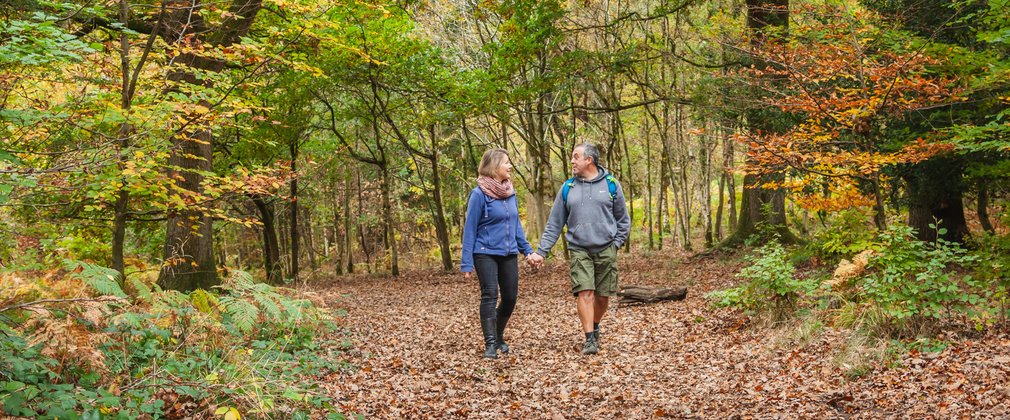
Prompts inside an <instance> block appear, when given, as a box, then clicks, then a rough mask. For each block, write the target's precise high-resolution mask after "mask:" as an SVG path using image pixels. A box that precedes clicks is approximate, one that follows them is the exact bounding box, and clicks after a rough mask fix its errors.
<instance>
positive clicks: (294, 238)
mask: <svg viewBox="0 0 1010 420" xmlns="http://www.w3.org/2000/svg"><path fill="white" fill-rule="evenodd" d="M288 147H289V149H290V151H291V173H292V174H296V173H297V172H296V171H297V169H298V168H297V165H296V163H297V161H298V144H297V140H295V139H292V140H291V144H290V145H288ZM289 209H290V212H289V213H288V217H289V221H288V228H290V229H291V230H290V233H289V235H291V237H290V238H288V239H289V240H290V241H291V262H290V263H289V264H290V270H291V271H289V273H290V274H289V275H288V277H290V278H291V281H293V282H297V281H298V254H299V249H298V242H299V241H298V177H297V176H292V177H291V204H290V207H289Z"/></svg>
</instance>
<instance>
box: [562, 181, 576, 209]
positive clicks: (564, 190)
mask: <svg viewBox="0 0 1010 420" xmlns="http://www.w3.org/2000/svg"><path fill="white" fill-rule="evenodd" d="M572 185H575V177H574V176H573V177H571V178H568V180H566V181H565V185H563V186H561V199H562V200H564V203H568V190H570V189H572Z"/></svg>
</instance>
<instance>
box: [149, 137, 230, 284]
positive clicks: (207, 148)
mask: <svg viewBox="0 0 1010 420" xmlns="http://www.w3.org/2000/svg"><path fill="white" fill-rule="evenodd" d="M210 141H211V133H210V131H209V130H201V131H198V132H196V133H193V134H192V135H191V136H190V138H182V137H176V138H174V139H173V140H172V144H173V146H174V147H173V148H172V154H171V156H170V157H169V167H171V168H185V169H195V171H194V170H178V169H169V171H168V172H169V178H170V179H175V180H176V183H177V184H178V185H179V187H181V188H183V189H185V190H188V191H193V192H195V193H197V194H199V193H200V192H201V191H202V189H203V179H204V177H203V175H202V174H201V172H200V171H205V172H210V171H211V170H212V169H213V167H212V166H211V159H212V157H213V152H212V148H211V142H210ZM164 258H165V264H164V266H163V267H162V269H161V273H160V274H159V276H158V285H159V286H161V288H162V289H166V290H178V291H181V292H189V291H192V290H195V289H207V290H209V289H210V288H211V287H214V286H217V285H219V284H221V282H220V279H218V277H217V268H216V266H215V265H214V229H213V225H212V220H211V218H210V217H209V216H208V215H207V214H206V213H205V212H204V211H202V210H201V209H193V208H187V209H184V210H179V211H174V212H171V213H169V217H168V223H167V230H166V232H165V248H164Z"/></svg>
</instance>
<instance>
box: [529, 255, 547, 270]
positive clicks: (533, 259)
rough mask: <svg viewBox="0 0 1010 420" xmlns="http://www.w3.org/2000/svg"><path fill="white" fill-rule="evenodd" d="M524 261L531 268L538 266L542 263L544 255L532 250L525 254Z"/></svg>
mask: <svg viewBox="0 0 1010 420" xmlns="http://www.w3.org/2000/svg"><path fill="white" fill-rule="evenodd" d="M526 262H527V263H528V264H529V265H531V266H533V268H540V267H541V266H543V265H544V257H543V256H541V255H540V254H537V253H535V252H534V253H532V254H530V255H527V256H526Z"/></svg>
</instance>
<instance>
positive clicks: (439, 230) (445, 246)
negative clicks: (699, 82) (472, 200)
mask: <svg viewBox="0 0 1010 420" xmlns="http://www.w3.org/2000/svg"><path fill="white" fill-rule="evenodd" d="M440 170H441V168H439V166H438V142H437V141H436V138H435V126H434V125H433V126H431V184H432V191H431V195H432V201H433V202H434V203H433V204H434V205H435V236H436V237H438V247H439V250H440V251H441V253H442V270H445V271H446V272H451V271H453V266H452V248H450V247H449V227H448V226H446V223H445V209H444V208H443V207H442V181H441V179H442V178H441V176H440V175H439V171H440Z"/></svg>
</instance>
